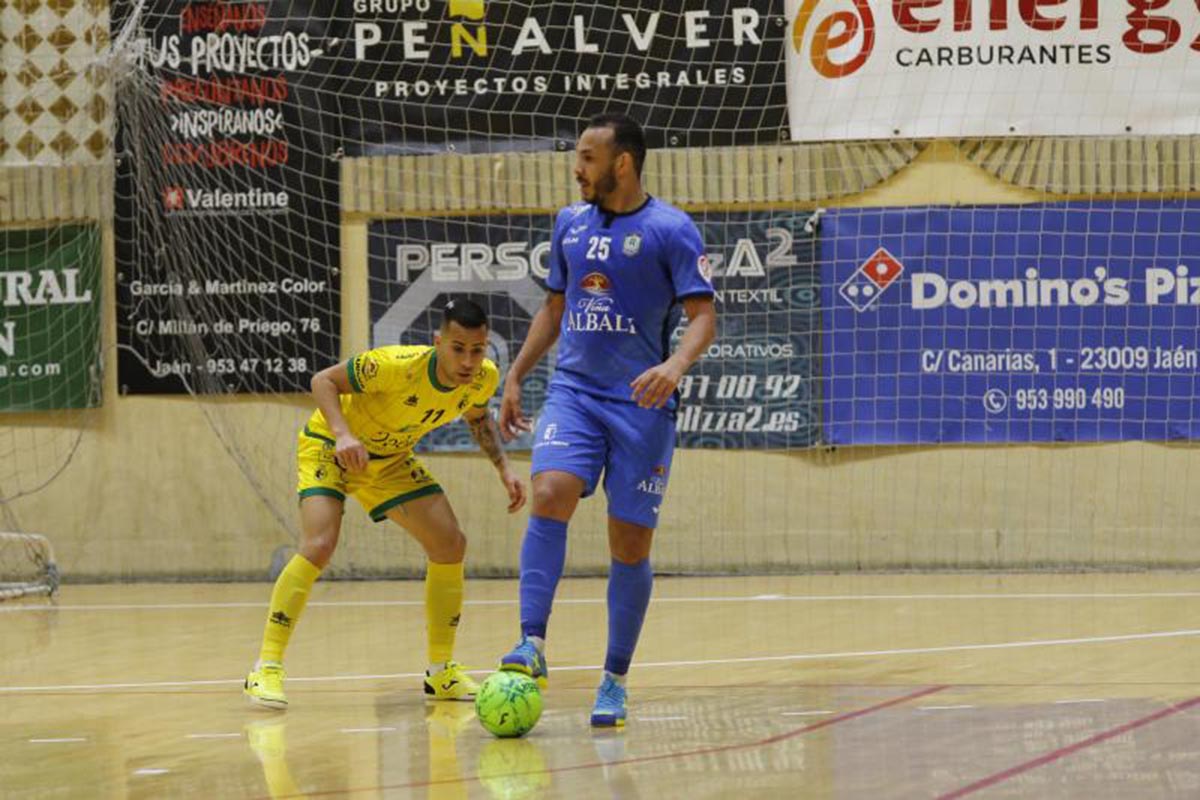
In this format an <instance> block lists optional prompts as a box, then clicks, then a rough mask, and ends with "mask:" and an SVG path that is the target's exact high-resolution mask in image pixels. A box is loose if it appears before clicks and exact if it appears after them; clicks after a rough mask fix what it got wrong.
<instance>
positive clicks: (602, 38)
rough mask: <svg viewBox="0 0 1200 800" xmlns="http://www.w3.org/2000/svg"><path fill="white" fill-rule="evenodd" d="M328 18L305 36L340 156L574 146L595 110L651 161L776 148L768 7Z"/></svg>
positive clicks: (771, 11)
mask: <svg viewBox="0 0 1200 800" xmlns="http://www.w3.org/2000/svg"><path fill="white" fill-rule="evenodd" d="M281 5H283V4H281ZM338 6H339V10H338V12H336V13H335V14H333V15H322V18H320V19H314V20H310V30H314V29H315V34H314V35H320V33H319V32H321V31H324V33H325V35H326V39H325V40H324V41H323V42H322V44H321V49H322V52H323V55H322V56H321V59H320V61H321V62H322V64H323V67H322V68H323V69H325V70H326V72H327V74H329V75H330V80H329V81H328V82H327V83H326V89H327V94H326V96H325V97H324V98H323V99H322V103H323V106H324V107H325V108H326V111H327V112H328V114H329V119H328V121H329V124H330V126H331V128H332V129H334V130H336V131H337V134H336V135H337V136H338V138H339V139H341V140H342V141H343V142H344V143H345V146H346V148H347V149H346V152H347V153H348V154H351V155H360V154H367V155H369V154H375V153H426V152H428V153H444V152H448V151H449V150H453V151H454V152H479V151H483V150H497V149H499V150H503V149H520V150H544V149H554V148H562V147H574V142H575V138H576V137H577V136H578V134H579V131H580V127H581V123H582V122H583V121H585V120H586V119H587V118H588V117H590V116H592V115H593V114H596V113H599V112H602V111H623V112H627V113H630V114H632V115H633V116H634V117H635V118H637V119H638V120H640V121H641V122H642V124H643V125H644V127H645V128H646V133H647V139H648V140H649V143H650V146H651V147H675V146H679V147H684V146H692V147H699V146H716V145H728V144H754V143H760V142H778V141H779V140H780V139H781V138H786V136H787V128H786V125H787V87H786V82H785V79H784V73H783V66H784V42H785V39H786V35H787V26H786V25H785V24H784V18H783V0H734V2H729V0H685V2H681V3H645V2H643V0H609V2H604V3H579V2H575V1H574V0H504V1H503V2H501V0H342V2H340V3H339V4H338ZM293 13H294V12H293ZM330 16H332V17H333V18H332V19H330V18H329V17H330Z"/></svg>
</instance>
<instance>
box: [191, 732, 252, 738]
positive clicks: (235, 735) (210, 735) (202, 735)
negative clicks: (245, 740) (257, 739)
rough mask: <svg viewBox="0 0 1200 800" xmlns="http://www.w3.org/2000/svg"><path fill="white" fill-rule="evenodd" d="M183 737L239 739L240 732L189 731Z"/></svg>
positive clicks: (240, 736)
mask: <svg viewBox="0 0 1200 800" xmlns="http://www.w3.org/2000/svg"><path fill="white" fill-rule="evenodd" d="M183 738H185V739H240V738H242V735H241V734H240V733H189V734H188V735H187V736H185V737H183Z"/></svg>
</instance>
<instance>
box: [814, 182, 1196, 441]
mask: <svg viewBox="0 0 1200 800" xmlns="http://www.w3.org/2000/svg"><path fill="white" fill-rule="evenodd" d="M820 249H821V275H822V305H823V308H824V335H823V341H824V347H823V351H824V367H823V373H824V374H823V386H824V391H823V394H824V400H823V408H824V420H825V436H826V438H827V441H828V442H829V443H831V444H909V443H935V442H1053V441H1068V442H1077V441H1081V442H1090V441H1106V440H1123V439H1139V440H1169V439H1195V438H1198V437H1200V380H1198V378H1200V203H1197V202H1195V201H1155V200H1146V201H1136V202H1135V201H1122V202H1116V203H1111V202H1110V203H1060V204H1034V205H1026V206H986V207H973V208H939V207H932V208H910V209H877V208H876V209H837V210H834V211H831V212H830V213H829V214H828V215H827V216H826V217H824V218H823V219H822V222H821V247H820Z"/></svg>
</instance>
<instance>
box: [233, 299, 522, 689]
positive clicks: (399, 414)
mask: <svg viewBox="0 0 1200 800" xmlns="http://www.w3.org/2000/svg"><path fill="white" fill-rule="evenodd" d="M487 333H488V328H487V315H486V314H485V313H484V311H483V309H482V308H480V307H479V306H478V305H477V304H475V303H473V302H471V301H469V300H456V301H451V302H450V303H447V304H446V307H445V311H444V316H443V320H442V326H441V330H440V331H439V332H438V333H437V334H436V335H435V336H434V344H433V346H432V347H430V346H405V345H391V346H387V347H379V348H376V349H374V350H368V351H366V352H364V353H360V354H359V355H357V356H355V357H354V358H352V359H350V360H349V361H346V362H344V363H341V364H337V365H335V366H332V367H329V368H327V369H325V370H322V371H321V372H318V373H317V374H316V375H314V376H313V379H312V394H313V398H314V399H315V400H316V402H317V410H316V411H315V412H313V415H312V417H310V418H309V420H308V423H307V424H306V425H305V426H304V428H303V429H302V430H301V431H300V434H299V437H298V439H299V441H298V445H297V450H298V453H297V461H298V471H299V482H298V486H297V490H298V492H299V495H300V522H301V539H300V548H299V552H298V553H297V554H296V555H295V556H293V557H292V560H291V561H289V562H288V564H287V566H286V567H285V568H284V570H283V572H282V573H280V575H279V578H278V580H276V581H275V588H274V590H273V591H272V592H271V604H270V608H269V610H268V612H267V623H266V630H265V631H264V633H263V642H262V649H261V651H260V653H259V658H258V662H257V663H256V664H255V665H254V669H253V670H252V671H251V672H250V674H249V675H248V676H247V677H246V682H245V694H246V696H247V697H248V698H249V699H250V700H251V701H252V702H254V703H256V704H258V705H261V706H266V707H268V708H277V709H283V708H287V698H286V696H285V695H284V692H283V680H284V670H283V652H284V649H285V648H286V647H287V644H288V640H289V639H290V638H291V635H292V631H293V630H294V629H295V626H296V623H297V622H298V620H299V619H300V615H301V613H302V612H303V611H304V604H305V603H306V602H307V600H308V594H309V592H310V591H311V589H312V586H313V584H314V583H315V582H316V580H317V578H318V577H320V575H321V570H322V569H324V568H325V565H326V564H328V563H329V559H330V558H331V557H332V556H333V551H334V549H335V548H336V547H337V542H338V535H339V534H340V532H341V523H342V511H343V506H344V505H345V501H346V496H347V495H351V496H353V497H354V498H355V499H356V500H358V502H359V503H360V504H361V505H362V506H363V508H364V509H366V510H367V512H368V513H369V514H370V515H371V519H373V520H375V521H376V522H382V521H383V520H384V519H390V520H392V521H393V522H395V523H396V524H398V525H399V526H400V527H402V528H404V529H405V530H406V531H407V532H408V533H409V535H411V536H412V537H413V538H414V539H415V540H416V541H417V542H418V543H419V544H420V545H421V546H422V547H423V548H424V550H425V555H426V556H427V558H428V565H427V568H426V573H425V618H426V624H427V634H428V646H429V667H428V669H427V670H426V673H425V694H426V695H427V696H428V697H429V698H431V699H437V700H473V699H474V698H475V692H476V690H477V689H478V686H477V685H476V683H475V681H474V680H472V679H471V677H470V676H469V675H467V674H466V672H465V671H463V669H462V667H461V666H460V665H459V664H458V663H456V662H455V661H453V660H452V656H453V651H454V635H455V632H456V628H457V627H458V620H459V615H460V613H461V611H462V599H463V556H464V554H465V552H466V547H467V540H466V537H465V536H464V535H463V532H462V530H461V529H460V528H459V526H458V520H457V519H456V518H455V516H454V510H453V509H452V508H451V507H450V503H449V501H447V499H446V496H445V495H444V494H443V493H442V488H441V487H440V486H439V485H438V483H437V480H436V479H435V478H434V477H433V475H431V474H430V473H429V471H428V470H426V469H425V467H424V466H423V465H422V464H421V461H420V460H419V459H418V458H417V457H416V456H415V455H413V452H412V450H413V446H414V445H415V444H416V443H417V440H419V439H420V438H421V437H422V436H424V435H425V434H426V433H428V432H429V431H431V430H433V429H434V428H438V427H441V426H442V425H445V424H447V423H448V422H451V421H452V420H455V419H457V418H458V417H460V416H461V417H463V419H464V420H466V422H467V425H468V426H470V429H471V435H472V437H473V438H474V439H475V441H476V442H477V443H478V444H479V447H480V449H481V450H482V451H483V452H484V453H485V454H487V456H488V457H489V458H490V459H491V461H492V464H493V465H494V466H495V467H496V471H497V472H498V473H499V477H500V482H501V483H503V484H504V488H505V490H506V491H507V492H508V499H509V505H508V511H509V513H512V512H515V511H517V510H518V509H520V508H521V507H522V506H523V505H524V504H525V487H524V486H523V484H522V483H521V481H519V480H518V479H517V477H516V476H515V475H514V474H513V471H512V470H511V469H510V468H509V464H508V460H507V458H505V455H504V450H503V449H502V447H501V445H500V434H499V431H498V430H497V428H496V424H495V422H494V421H493V420H492V416H491V413H490V412H489V410H488V402H489V401H490V399H491V397H492V395H494V394H495V392H496V386H497V384H498V382H499V377H500V376H499V370H497V368H496V365H495V364H494V363H492V362H491V361H490V360H488V359H486V358H485V357H484V354H485V353H486V349H487Z"/></svg>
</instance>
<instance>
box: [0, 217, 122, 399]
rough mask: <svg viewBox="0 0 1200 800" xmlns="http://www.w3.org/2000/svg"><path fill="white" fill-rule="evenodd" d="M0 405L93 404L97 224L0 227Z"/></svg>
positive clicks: (96, 392) (97, 327)
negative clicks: (28, 227)
mask: <svg viewBox="0 0 1200 800" xmlns="http://www.w3.org/2000/svg"><path fill="white" fill-rule="evenodd" d="M0 303H2V304H3V312H2V313H0V411H43V410H50V409H63V408H92V407H94V406H97V405H99V404H100V396H101V393H100V386H101V380H100V377H101V375H100V229H99V228H97V227H96V226H94V225H61V226H58V227H54V228H39V229H35V230H11V231H0Z"/></svg>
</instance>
